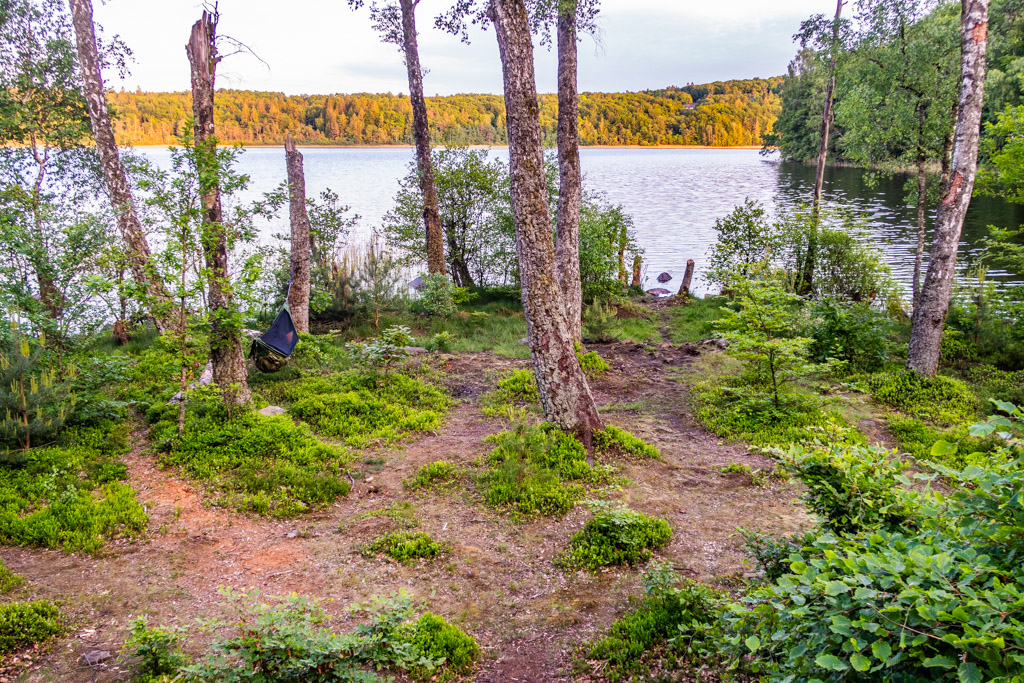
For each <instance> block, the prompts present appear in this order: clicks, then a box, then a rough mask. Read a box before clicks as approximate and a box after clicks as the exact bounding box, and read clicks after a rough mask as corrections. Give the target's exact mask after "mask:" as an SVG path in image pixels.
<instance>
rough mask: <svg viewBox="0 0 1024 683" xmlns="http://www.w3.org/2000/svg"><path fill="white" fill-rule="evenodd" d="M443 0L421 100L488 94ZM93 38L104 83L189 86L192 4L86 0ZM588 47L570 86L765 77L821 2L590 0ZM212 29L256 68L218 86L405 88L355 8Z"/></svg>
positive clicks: (544, 68)
mask: <svg viewBox="0 0 1024 683" xmlns="http://www.w3.org/2000/svg"><path fill="white" fill-rule="evenodd" d="M449 4H450V2H449V0H422V1H421V2H420V5H419V9H418V14H417V18H418V23H419V32H420V59H421V62H422V64H423V66H424V68H426V69H427V70H428V73H427V75H426V77H425V79H424V88H425V90H426V93H427V94H428V95H432V94H440V95H449V94H453V93H483V92H488V93H500V92H501V69H500V64H499V61H498V48H497V43H496V42H495V39H494V33H493V31H486V32H483V31H476V32H474V33H473V34H472V44H471V45H464V44H462V43H461V42H460V41H459V40H458V39H456V38H454V37H452V36H449V35H446V34H444V33H442V32H440V31H437V30H436V29H434V27H433V17H434V15H435V14H437V13H439V12H440V11H442V10H443V9H445V8H446V7H447V6H448V5H449ZM93 5H94V8H95V18H96V22H97V23H98V24H100V25H101V26H102V28H103V32H104V34H105V35H108V36H109V35H111V34H118V35H120V37H121V39H122V40H124V41H125V43H126V44H127V45H128V46H129V47H130V48H131V49H132V50H133V52H134V61H133V63H132V64H131V65H130V68H131V74H130V75H129V76H128V78H126V79H124V80H123V81H122V80H119V79H117V78H115V76H116V74H113V73H109V74H106V80H107V84H108V86H109V87H115V88H117V87H122V86H123V87H125V88H128V89H132V90H134V89H135V88H136V87H140V88H142V89H143V90H151V91H168V90H186V89H188V87H189V70H188V62H187V61H186V58H185V49H184V46H185V41H186V40H187V38H188V34H189V27H190V26H191V25H192V23H193V22H194V21H195V20H196V19H197V18H198V16H199V13H200V11H201V6H202V3H201V2H199V1H197V0H105V3H104V2H94V3H93ZM601 6H602V11H601V17H600V20H599V24H600V28H601V31H600V35H599V39H598V42H597V43H595V41H594V40H593V39H591V38H589V37H588V38H586V39H585V40H584V42H583V43H582V45H581V46H580V76H579V85H580V90H581V91H601V92H621V91H636V90H645V89H651V88H662V87H665V86H669V85H686V84H687V83H705V82H708V81H715V80H725V79H730V78H750V77H754V76H775V75H779V74H782V73H784V72H785V69H786V65H787V64H788V63H789V60H790V59H792V57H793V55H794V54H795V52H796V47H795V45H794V44H793V42H792V35H793V34H794V33H795V32H796V30H797V28H798V26H799V23H800V21H801V20H802V19H805V18H806V17H808V16H810V15H811V14H814V13H819V12H820V13H831V12H833V11H834V9H835V4H834V2H830V1H829V0H778V1H773V0H717V1H711V0H602V2H601ZM220 12H221V22H220V27H219V31H220V33H221V34H224V35H229V36H231V37H233V38H237V39H238V40H241V41H243V42H245V43H246V44H248V45H249V46H250V47H251V48H252V49H253V50H254V51H255V52H257V53H258V54H259V56H260V57H261V58H262V59H263V60H264V61H265V62H266V63H267V65H263V64H261V63H260V62H259V61H258V60H256V59H254V58H253V57H250V56H246V55H238V56H234V57H232V58H231V59H229V60H226V61H225V62H224V63H223V64H222V66H221V67H219V69H218V85H219V86H220V87H222V88H238V89H245V90H269V91H281V92H285V93H288V94H321V93H352V92H392V93H399V92H406V91H407V89H408V86H407V84H406V83H407V82H406V76H405V67H404V65H403V63H402V61H401V58H400V56H399V54H398V52H397V50H396V49H395V48H394V47H393V46H390V45H382V44H381V43H380V42H379V41H378V37H377V35H376V34H374V33H373V31H372V30H371V29H370V24H369V19H368V16H367V11H366V9H363V10H361V11H358V12H353V11H351V10H349V9H348V3H347V2H346V0H284V1H283V2H282V1H281V0H220ZM554 76H555V65H554V59H553V55H552V54H551V53H549V52H548V51H547V50H544V49H543V48H539V47H538V50H537V85H538V89H539V90H540V91H541V92H553V91H554V90H555V83H556V81H555V77H554Z"/></svg>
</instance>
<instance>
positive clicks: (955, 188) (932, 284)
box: [907, 0, 988, 376]
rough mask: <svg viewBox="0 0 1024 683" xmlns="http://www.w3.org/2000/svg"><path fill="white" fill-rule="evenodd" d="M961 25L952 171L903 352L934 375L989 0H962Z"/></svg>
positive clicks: (973, 153)
mask: <svg viewBox="0 0 1024 683" xmlns="http://www.w3.org/2000/svg"><path fill="white" fill-rule="evenodd" d="M960 28H961V41H960V106H959V112H958V114H957V120H956V134H955V138H954V142H953V161H952V164H951V169H952V172H951V174H950V177H949V183H948V185H947V187H946V188H944V191H943V195H942V199H941V200H940V201H939V209H938V213H937V215H936V218H935V236H934V238H933V240H932V248H931V254H930V255H929V259H928V272H927V274H926V275H925V278H924V286H923V287H922V288H921V299H920V301H919V302H918V305H917V307H916V308H915V309H914V317H913V321H912V324H911V329H910V347H909V349H908V352H907V368H908V369H910V370H913V371H915V372H917V373H918V374H921V375H926V376H932V375H934V374H935V372H936V370H938V367H939V347H940V345H941V343H942V328H943V327H944V326H945V322H946V313H947V312H948V310H949V296H950V292H951V290H952V288H953V277H954V275H955V271H956V252H957V246H958V245H959V243H960V231H961V229H962V228H963V224H964V215H965V214H966V213H967V207H968V205H969V204H970V202H971V192H972V191H973V190H974V176H975V173H976V171H977V166H978V136H979V134H980V131H981V105H982V91H983V89H984V85H985V48H986V46H987V42H988V0H961V14H960Z"/></svg>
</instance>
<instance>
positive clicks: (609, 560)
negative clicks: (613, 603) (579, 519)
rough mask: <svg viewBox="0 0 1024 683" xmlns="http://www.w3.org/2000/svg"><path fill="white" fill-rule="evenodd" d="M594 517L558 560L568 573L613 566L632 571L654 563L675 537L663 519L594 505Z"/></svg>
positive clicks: (559, 564)
mask: <svg viewBox="0 0 1024 683" xmlns="http://www.w3.org/2000/svg"><path fill="white" fill-rule="evenodd" d="M590 505H591V507H592V508H593V509H594V510H595V514H594V516H593V517H591V518H590V519H589V520H587V523H586V524H585V525H584V526H583V530H582V531H579V532H577V533H575V534H573V537H572V539H571V540H570V541H569V549H568V550H566V551H565V552H564V553H563V554H561V555H560V556H559V557H558V558H556V560H555V565H557V566H559V567H563V568H565V569H590V570H595V569H600V568H601V567H609V566H614V565H627V566H630V567H633V566H635V565H638V564H642V563H644V562H647V561H648V560H650V559H651V552H652V550H655V549H657V548H661V547H662V546H664V545H665V544H666V543H668V541H669V539H670V538H671V537H672V528H671V527H670V526H669V525H668V522H666V521H665V520H663V519H658V518H656V517H649V516H647V515H645V514H643V513H640V512H636V511H635V510H630V509H629V508H626V507H621V506H616V505H610V504H607V503H605V502H604V501H591V503H590Z"/></svg>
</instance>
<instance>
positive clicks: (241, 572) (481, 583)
mask: <svg viewBox="0 0 1024 683" xmlns="http://www.w3.org/2000/svg"><path fill="white" fill-rule="evenodd" d="M591 348H592V349H594V350H597V351H598V352H599V353H600V354H601V355H602V356H604V357H605V358H606V359H607V360H608V361H609V362H610V364H611V370H610V371H609V372H608V373H606V374H605V375H604V376H603V377H601V378H599V379H597V380H595V381H594V382H592V387H593V390H594V393H595V397H596V399H597V401H598V403H599V404H600V405H602V406H603V414H604V416H605V419H606V420H607V421H608V422H609V423H612V424H616V425H618V426H621V427H623V428H625V429H627V430H630V431H632V432H633V433H635V434H636V435H638V436H640V437H642V438H643V439H645V440H646V441H648V442H649V443H651V444H653V445H655V446H657V447H658V448H659V449H660V450H661V452H662V454H663V458H662V459H661V460H657V461H643V462H640V461H616V462H615V463H614V464H616V465H617V466H619V467H620V468H621V474H622V475H623V476H624V477H626V478H627V479H628V484H626V485H624V486H623V487H622V488H621V489H620V490H618V491H613V492H612V493H611V496H612V497H614V498H618V499H621V500H622V501H624V502H626V503H628V504H629V505H630V506H631V507H633V508H634V509H636V510H639V511H642V512H645V513H648V514H652V515H657V516H660V517H663V518H665V519H667V520H668V521H669V523H670V524H671V525H672V528H673V530H674V533H673V538H672V541H671V543H670V544H669V545H668V546H667V547H666V548H664V549H663V550H662V551H660V552H659V553H658V556H659V557H660V558H661V559H664V560H667V561H670V562H671V563H672V564H673V565H674V566H675V567H676V568H677V570H678V571H679V572H680V573H682V574H683V575H684V576H689V577H692V578H696V579H700V580H701V581H704V582H707V583H710V584H715V585H719V586H729V585H733V584H734V583H735V582H736V580H737V579H739V578H741V577H742V575H743V574H744V573H745V572H749V571H750V570H751V568H750V567H749V566H747V565H746V564H745V563H744V555H743V552H742V541H741V539H739V538H738V537H737V536H736V535H735V533H736V530H737V528H738V527H745V528H749V529H757V530H761V531H766V532H770V533H772V534H775V535H782V534H786V533H791V532H794V531H796V530H798V529H799V528H801V527H804V526H807V525H809V524H810V520H809V519H808V518H807V517H806V516H805V514H804V512H803V509H802V507H801V506H800V505H799V504H798V503H797V500H796V499H797V497H798V495H799V491H798V490H797V489H796V487H795V486H794V485H792V484H789V483H786V482H778V481H773V482H771V483H770V484H769V485H768V486H767V487H765V488H759V487H755V486H752V485H751V483H750V480H749V478H748V477H744V476H743V475H742V474H733V475H726V474H723V473H721V472H720V471H719V470H718V469H717V468H720V467H722V466H725V465H728V464H730V463H746V464H749V465H750V466H751V467H753V468H770V467H771V463H770V461H769V460H768V459H767V458H765V457H764V456H762V455H759V454H755V453H751V452H748V450H747V449H746V448H744V447H743V446H741V445H738V444H730V443H723V442H722V441H721V439H719V438H718V437H716V436H714V435H712V434H709V433H707V432H706V431H704V430H703V429H702V428H701V427H700V426H699V425H698V424H696V423H695V422H694V420H693V418H692V416H691V413H690V409H689V406H688V396H687V389H686V384H685V383H684V382H681V381H679V376H680V372H681V371H682V370H683V369H685V368H686V367H687V366H688V365H689V364H691V363H693V362H694V358H695V354H696V353H697V350H696V348H695V347H673V346H670V345H667V344H665V345H662V346H660V347H653V348H649V347H641V346H637V345H634V344H614V345H593V346H592V347H591ZM443 358H444V359H443V363H442V373H443V377H444V381H445V383H446V384H447V386H448V388H449V390H450V391H451V393H452V395H453V396H454V397H456V399H458V403H457V405H456V406H455V407H454V409H453V410H452V412H451V413H450V415H449V417H448V419H447V421H446V423H445V425H444V426H443V428H442V429H441V431H440V432H439V433H437V434H428V435H421V436H419V437H418V438H417V439H415V440H410V441H409V442H407V443H406V444H404V445H402V446H399V447H396V448H392V449H388V450H380V451H368V452H365V453H364V454H363V455H362V456H361V457H360V458H359V459H358V460H357V461H356V462H355V463H354V469H355V470H357V476H356V479H355V486H354V487H353V489H352V491H351V493H350V494H349V495H348V496H347V497H345V498H342V499H340V500H339V501H338V502H337V503H335V504H334V505H332V506H330V507H329V508H327V509H324V510H321V511H319V512H316V513H313V514H309V515H305V516H303V517H300V518H298V519H294V520H289V521H275V520H268V519H264V518H259V517H251V516H245V515H242V514H239V513H236V512H233V511H231V510H226V509H220V508H212V507H209V506H207V505H204V503H203V497H202V491H201V490H198V489H197V488H195V487H193V486H192V485H191V484H190V483H188V482H187V481H184V480H183V479H181V478H180V477H179V476H178V474H177V473H176V472H174V471H162V470H159V469H158V468H157V467H156V464H155V463H156V460H155V456H154V455H153V454H152V453H151V452H150V451H149V447H148V444H147V442H146V438H145V433H144V431H143V430H142V429H141V428H139V429H137V430H136V433H135V435H134V443H135V444H136V446H135V448H134V450H133V451H132V452H131V453H130V454H129V455H128V456H126V458H125V461H126V463H127V464H128V467H129V472H130V478H131V484H132V485H133V486H134V487H135V488H136V490H137V491H138V492H139V496H140V499H141V500H143V501H145V503H146V504H147V507H148V510H149V513H150V525H149V529H148V533H147V535H146V537H145V539H143V540H140V541H137V542H135V543H130V544H129V543H119V544H113V545H110V546H108V547H107V548H106V549H105V550H104V551H103V552H102V553H101V554H100V555H98V556H88V555H79V554H75V555H66V554H64V553H62V552H59V551H49V550H39V549H29V548H12V547H3V548H0V557H2V559H3V561H4V562H5V563H6V564H7V566H8V567H9V568H10V569H11V570H13V571H14V572H16V573H18V574H21V575H22V576H24V577H25V578H26V579H27V580H28V582H29V583H28V588H27V589H26V591H25V596H26V598H27V597H32V598H49V599H52V600H57V601H60V602H61V603H63V604H64V606H65V609H66V612H67V613H68V614H69V615H70V617H71V620H72V622H73V628H72V630H71V632H70V634H69V635H68V636H67V637H65V638H64V639H63V640H61V641H60V642H59V643H58V644H57V645H56V646H55V647H54V648H52V649H51V650H49V651H47V652H43V653H28V656H29V657H31V659H30V660H29V661H25V659H24V655H22V656H20V657H19V659H18V661H17V662H15V661H13V660H12V659H10V658H9V659H8V661H7V662H6V664H7V665H8V666H9V667H13V669H10V668H9V669H8V672H9V673H13V672H15V671H17V672H19V673H20V674H21V676H22V677H23V679H24V680H29V681H70V682H77V681H117V680H128V679H129V678H130V666H129V664H128V663H127V662H119V661H118V660H117V658H116V656H117V654H118V651H119V649H120V647H121V645H122V643H123V642H124V639H125V637H126V633H127V630H126V629H127V625H128V624H129V622H130V621H131V620H132V619H134V618H135V617H136V616H138V615H142V614H147V615H150V622H151V623H153V624H168V625H169V624H176V625H184V624H194V623H195V622H196V620H197V619H200V618H203V617H211V616H218V615H219V609H220V608H219V605H220V604H221V603H222V599H221V596H220V595H219V594H218V592H217V589H218V587H219V586H233V587H235V588H238V589H245V588H258V589H259V590H260V591H261V592H263V593H264V594H269V595H282V594H288V593H291V592H297V593H303V594H311V595H316V596H319V597H322V598H330V599H331V600H332V601H333V602H332V603H331V607H330V609H332V610H333V611H337V612H338V613H339V614H340V613H342V611H343V608H344V606H346V605H349V604H351V603H352V602H357V601H365V600H366V599H367V598H369V597H371V596H373V595H385V594H388V593H390V592H393V591H397V590H399V589H405V590H407V591H409V592H410V593H411V594H412V595H413V596H414V597H416V598H418V599H420V600H422V601H424V602H425V604H426V606H427V609H429V610H430V611H433V612H435V613H438V614H441V615H443V616H444V617H446V618H448V619H449V620H452V621H453V622H455V623H458V624H459V625H461V626H462V627H463V628H464V629H465V630H466V631H467V632H469V633H471V634H472V635H474V636H475V637H476V638H477V639H478V641H479V642H480V644H481V647H482V649H483V653H484V654H483V656H482V658H481V661H480V663H479V665H478V666H477V668H476V670H475V673H474V675H473V676H472V677H471V678H472V679H473V680H477V681H495V682H496V681H556V680H578V678H576V677H574V676H573V674H572V672H571V665H572V659H573V655H574V652H575V650H576V649H577V648H578V646H579V645H580V644H581V643H582V642H584V641H586V640H588V639H590V638H593V637H595V636H597V635H599V634H601V633H602V632H603V631H604V630H605V629H606V628H607V627H608V626H609V625H610V624H611V623H612V622H613V621H614V620H615V619H616V618H617V617H618V616H620V615H621V614H622V613H623V611H624V610H626V609H627V607H628V604H629V603H628V599H629V596H631V595H637V594H639V593H640V591H641V587H640V572H639V571H636V570H628V569H613V570H608V571H603V572H599V573H597V574H590V573H584V572H580V573H571V572H570V573H567V572H564V571H563V570H560V569H557V568H555V567H554V566H552V563H551V561H552V559H553V558H554V557H555V555H556V554H557V553H558V552H559V551H560V550H562V549H563V548H565V547H566V546H567V544H568V541H569V537H570V536H571V535H572V534H573V533H574V532H575V531H577V530H578V529H579V528H580V527H581V526H582V525H583V523H584V522H585V520H586V518H587V515H588V513H587V512H586V510H585V509H584V508H582V507H577V509H576V510H574V511H573V512H572V513H570V514H569V515H567V516H566V517H564V518H561V519H559V518H544V517H542V518H538V519H535V520H532V521H527V522H514V521H511V520H509V519H508V518H507V517H505V516H502V515H500V514H498V513H496V512H495V511H493V510H490V509H489V508H486V507H484V506H483V505H482V504H481V503H480V501H479V497H478V495H477V493H476V489H475V485H474V483H473V480H472V477H471V474H469V475H467V476H465V477H464V478H463V479H462V480H461V481H460V482H459V483H458V484H456V485H453V486H451V487H448V488H447V489H446V490H441V491H434V492H428V493H412V492H409V491H408V490H407V489H405V488H404V487H403V485H402V481H403V479H405V478H406V477H408V476H409V475H411V474H412V473H413V472H414V471H415V470H416V469H417V468H419V467H420V466H422V465H424V464H426V463H428V462H431V461H434V460H440V459H445V460H450V461H452V462H455V463H457V464H459V465H460V466H461V467H464V468H466V469H467V470H468V471H469V472H470V473H471V472H472V471H473V469H474V462H475V461H476V460H477V459H478V458H479V457H480V456H481V455H484V454H485V453H487V451H488V444H487V443H485V442H484V441H483V438H484V437H486V436H487V435H488V434H491V433H494V432H496V431H499V430H501V429H503V428H504V427H505V426H506V425H505V424H504V423H503V422H502V421H501V420H489V419H486V418H484V417H483V416H482V414H481V413H480V411H479V409H478V407H477V404H476V401H477V398H478V397H479V396H480V394H481V393H483V392H484V391H487V390H488V389H490V388H492V387H493V386H494V382H495V379H496V377H497V375H498V373H499V372H501V371H502V370H506V369H509V368H512V367H524V366H525V365H526V363H525V362H524V361H512V360H508V359H505V358H501V357H498V356H494V355H492V354H484V353H467V354H459V355H457V356H445V357H443ZM398 503H408V504H411V506H412V516H413V517H414V518H415V520H416V521H417V522H418V525H419V526H418V528H419V529H421V530H423V531H426V532H428V533H430V534H431V535H433V536H434V537H436V538H438V539H439V540H447V541H450V542H451V543H452V544H453V545H454V549H453V552H452V553H451V555H450V556H449V557H447V558H442V559H439V560H435V561H434V562H432V563H424V564H419V565H414V566H405V565H401V564H397V563H394V562H391V561H389V560H386V559H382V558H365V557H363V556H361V555H360V554H359V552H358V548H359V547H360V546H361V545H363V544H364V543H366V542H367V541H369V540H370V539H372V538H373V537H375V536H377V535H379V534H380V533H382V532H383V531H386V530H390V529H391V528H394V522H393V520H391V519H389V518H388V517H386V516H381V515H376V516H365V513H367V512H372V511H379V510H384V509H387V508H388V507H389V506H393V505H395V504H398ZM95 651H107V652H109V653H111V655H112V656H111V657H109V658H106V659H103V661H100V662H98V663H96V664H94V665H90V664H88V663H86V662H85V661H84V660H83V656H85V655H87V654H89V653H94V652H95ZM2 673H3V672H2V671H0V683H2V681H3V680H6V679H4V678H3V676H2Z"/></svg>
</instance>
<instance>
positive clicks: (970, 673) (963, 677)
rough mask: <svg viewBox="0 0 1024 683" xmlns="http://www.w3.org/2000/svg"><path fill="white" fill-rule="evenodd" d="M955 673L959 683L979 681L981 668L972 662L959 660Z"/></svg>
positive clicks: (979, 682)
mask: <svg viewBox="0 0 1024 683" xmlns="http://www.w3.org/2000/svg"><path fill="white" fill-rule="evenodd" d="M956 675H957V677H958V678H959V679H960V683H981V669H979V668H978V665H977V664H975V663H974V662H961V664H960V666H959V667H957V670H956Z"/></svg>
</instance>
